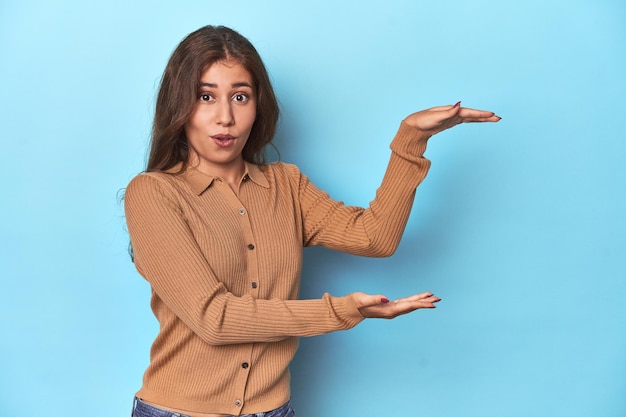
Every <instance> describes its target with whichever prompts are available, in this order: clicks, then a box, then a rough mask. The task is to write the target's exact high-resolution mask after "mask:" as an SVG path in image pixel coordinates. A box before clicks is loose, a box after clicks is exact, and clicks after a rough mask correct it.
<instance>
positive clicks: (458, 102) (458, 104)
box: [453, 101, 461, 108]
mask: <svg viewBox="0 0 626 417" xmlns="http://www.w3.org/2000/svg"><path fill="white" fill-rule="evenodd" d="M460 105H461V102H460V101H457V102H456V104H455V105H454V107H453V108H455V107H459V106H460Z"/></svg>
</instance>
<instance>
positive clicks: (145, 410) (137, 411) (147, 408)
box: [131, 397, 296, 417]
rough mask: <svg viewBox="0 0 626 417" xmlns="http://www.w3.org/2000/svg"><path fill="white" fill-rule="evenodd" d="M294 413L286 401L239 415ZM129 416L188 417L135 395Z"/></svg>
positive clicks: (260, 416) (270, 416) (287, 415)
mask: <svg viewBox="0 0 626 417" xmlns="http://www.w3.org/2000/svg"><path fill="white" fill-rule="evenodd" d="M295 415H296V413H295V411H294V410H293V408H291V404H290V402H289V401H287V402H286V403H285V404H283V405H282V406H280V407H278V408H277V409H275V410H271V411H265V412H261V413H255V414H241V415H240V416H239V417H295ZM131 417H189V416H188V415H186V414H182V413H177V412H174V411H169V410H164V409H162V408H159V407H155V406H153V405H150V404H147V403H145V402H143V401H141V399H139V398H136V397H135V401H134V403H133V412H132V414H131Z"/></svg>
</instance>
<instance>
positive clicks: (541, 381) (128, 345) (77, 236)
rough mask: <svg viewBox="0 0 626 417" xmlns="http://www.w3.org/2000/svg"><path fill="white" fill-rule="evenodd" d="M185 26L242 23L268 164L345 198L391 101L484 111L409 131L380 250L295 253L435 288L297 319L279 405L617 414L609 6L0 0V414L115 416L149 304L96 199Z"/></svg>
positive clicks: (375, 164) (138, 371)
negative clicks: (417, 152) (332, 319)
mask: <svg viewBox="0 0 626 417" xmlns="http://www.w3.org/2000/svg"><path fill="white" fill-rule="evenodd" d="M204 24H225V25H229V26H232V27H234V28H235V29H237V30H239V31H240V32H241V33H243V34H244V35H246V36H247V37H249V38H250V39H251V40H252V41H253V43H254V44H255V45H256V46H257V48H258V49H259V51H260V53H261V55H262V56H263V58H264V59H265V61H266V64H267V66H268V67H269V70H270V72H271V76H272V79H273V81H274V84H275V88H276V91H277V93H278V95H279V98H280V101H281V104H282V108H283V117H282V123H281V126H280V131H279V133H278V137H277V143H278V145H279V147H280V149H281V154H282V159H283V160H285V161H288V162H293V163H297V164H298V165H299V166H300V167H301V168H302V170H304V171H305V172H306V173H307V174H308V175H309V176H310V177H311V178H312V179H313V180H314V181H315V182H316V183H317V184H318V185H319V186H320V187H322V188H324V189H326V190H327V191H329V192H330V194H331V195H332V196H333V197H335V198H337V199H341V200H344V201H346V202H347V203H350V204H360V205H363V204H367V203H368V202H369V200H371V199H372V198H373V196H374V191H375V189H376V187H377V185H378V183H379V181H380V179H381V178H382V174H383V172H384V169H385V164H386V161H387V158H388V155H389V150H388V143H389V141H390V140H391V138H392V137H393V134H394V132H395V129H396V128H397V126H398V124H399V122H400V120H401V119H402V118H403V117H405V116H406V115H407V114H409V113H411V112H413V111H417V110H420V109H422V108H426V107H430V106H434V105H439V104H449V103H454V102H456V101H457V100H463V104H464V105H467V106H475V107H479V108H487V109H492V110H495V111H497V112H498V113H499V114H500V115H501V116H503V120H502V122H500V123H499V124H497V125H488V126H487V125H471V126H461V127H458V128H456V129H455V130H453V131H449V132H445V133H443V134H441V135H440V136H437V137H435V138H433V139H432V140H431V142H430V145H429V150H428V152H427V156H428V157H429V158H430V159H431V160H432V161H433V166H432V170H431V172H430V174H429V176H428V178H427V179H426V181H425V182H424V184H423V185H422V186H421V187H420V189H419V190H418V193H417V198H416V202H415V206H414V211H413V214H412V216H411V219H410V222H409V225H408V227H407V230H406V233H405V237H404V240H403V242H402V244H401V246H400V248H399V250H398V252H397V253H396V255H395V256H394V257H392V258H389V259H382V260H381V259H378V260H372V259H363V258H358V257H353V256H348V255H342V254H336V253H330V252H328V251H326V250H324V249H318V248H314V249H310V250H307V251H306V252H305V253H306V260H305V262H306V265H305V267H306V272H305V274H304V277H303V279H304V282H303V297H319V296H320V295H321V294H322V293H323V292H325V291H329V292H331V293H333V294H336V295H342V294H345V293H348V292H351V291H371V292H381V293H385V294H387V295H389V296H390V297H399V296H402V295H405V294H409V293H413V292H420V291H423V290H430V291H433V292H435V293H436V294H438V295H439V296H441V297H442V298H443V301H442V302H441V303H440V305H439V308H438V309H437V310H434V311H420V312H417V313H416V314H414V315H411V316H407V317H402V318H399V319H397V320H394V321H391V322H389V321H368V322H365V323H363V324H361V325H360V326H358V327H357V328H355V329H353V330H351V331H349V332H343V333H335V334H331V335H327V336H322V337H318V338H310V339H303V340H302V342H301V349H300V352H299V354H298V356H297V359H296V360H295V362H294V363H293V366H292V371H293V377H294V378H293V379H294V380H293V397H294V403H295V405H296V407H297V412H298V416H299V417H316V416H325V417H339V416H377V415H407V416H421V415H428V416H429V417H440V416H441V417H450V416H465V417H478V416H480V417H490V416H493V417H496V416H498V417H500V416H508V417H515V416H520V417H522V416H523V417H527V416H537V417H540V416H546V417H555V416H557V417H558V416H567V417H623V416H626V399H625V398H626V396H624V392H626V304H625V302H624V300H625V299H626V253H625V250H626V216H625V215H624V213H626V195H625V188H626V187H625V181H626V164H625V163H624V158H625V156H626V137H625V135H624V133H623V122H624V97H626V75H625V74H626V46H625V45H626V3H624V2H623V1H622V0H613V1H610V0H598V1H594V0H587V1H581V0H569V1H563V0H561V1H553V2H545V1H539V0H525V1H512V2H503V1H488V0H476V1H430V2H423V1H415V0H412V1H408V0H407V1H397V0H387V1H384V2H383V1H380V2H374V1H370V2H363V1H343V2H342V1H328V0H317V1H315V2H294V1H264V2H245V1H241V0H236V1H222V2H215V1H207V0H205V1H177V2H159V1H145V0H144V1H134V2H127V1H121V0H113V1H106V2H105V1H100V2H85V1H80V2H79V1H69V0H57V1H54V2H48V1H41V0H40V1H36V0H32V1H6V0H5V1H3V2H2V3H0V80H1V82H0V121H1V126H2V127H1V129H0V132H1V133H0V135H1V136H0V140H1V144H2V147H1V149H2V164H1V165H0V181H1V187H2V189H1V191H0V192H1V194H2V200H1V201H2V203H1V210H2V211H1V216H0V233H1V236H2V239H1V243H0V245H1V248H0V249H1V250H0V276H1V278H2V291H0V415H2V416H43V415H46V416H63V417H65V416H83V415H89V416H91V417H100V416H102V417H110V416H120V415H122V416H123V415H129V413H130V407H131V400H132V396H133V393H134V392H135V391H136V390H137V389H138V388H139V385H140V383H141V376H142V372H143V369H144V368H145V366H146V364H147V361H148V350H149V346H150V343H151V340H152V338H153V337H154V336H155V334H156V331H157V324H156V322H155V320H154V318H153V317H152V315H151V313H150V310H149V305H148V303H149V286H148V285H147V283H146V282H144V281H143V280H142V279H141V278H140V277H139V276H138V274H137V273H136V272H135V271H134V269H133V265H132V264H131V263H130V261H129V259H128V256H127V254H126V245H127V242H128V236H127V234H126V232H125V228H124V219H123V212H122V206H121V204H120V203H119V201H118V199H117V196H118V191H119V190H120V189H122V188H123V187H124V186H125V185H126V184H127V182H128V181H129V180H130V179H131V178H132V177H133V176H134V175H135V174H136V173H138V172H139V171H140V170H141V169H142V167H143V164H144V160H145V149H146V145H147V141H148V136H149V130H150V122H151V113H152V110H153V104H154V97H155V93H156V89H157V86H158V81H159V78H160V74H161V72H162V70H163V68H164V66H165V63H166V61H167V59H168V57H169V54H170V53H171V51H172V50H173V48H174V47H175V46H176V44H177V43H178V42H179V41H180V40H181V39H182V37H184V36H185V35H186V34H187V33H189V32H191V31H193V30H195V29H196V28H198V27H200V26H202V25H204Z"/></svg>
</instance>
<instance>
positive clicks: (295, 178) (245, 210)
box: [125, 123, 430, 415]
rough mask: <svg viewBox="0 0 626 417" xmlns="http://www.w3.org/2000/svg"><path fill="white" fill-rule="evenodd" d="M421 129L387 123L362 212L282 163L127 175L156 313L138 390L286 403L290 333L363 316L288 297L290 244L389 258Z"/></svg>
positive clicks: (138, 255) (254, 403) (240, 405)
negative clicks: (389, 129)
mask: <svg viewBox="0 0 626 417" xmlns="http://www.w3.org/2000/svg"><path fill="white" fill-rule="evenodd" d="M427 139H428V136H426V135H425V134H423V133H422V132H419V131H417V130H416V129H414V128H412V127H410V126H408V125H407V124H405V123H402V124H401V125H400V129H399V131H398V133H397V134H396V137H395V138H394V140H393V142H392V143H391V150H392V153H391V158H390V161H389V165H388V168H387V171H386V172H385V176H384V178H383V181H382V184H381V186H380V187H379V189H378V190H377V192H376V198H375V199H374V200H373V201H372V202H371V203H370V206H369V208H367V209H364V208H360V207H353V206H346V205H344V204H343V203H341V202H338V201H335V200H333V199H331V198H330V197H329V196H328V195H327V194H326V193H325V192H323V191H321V190H319V189H318V188H316V187H315V186H314V185H313V184H312V183H311V182H310V181H309V180H308V178H307V177H306V176H305V175H304V174H302V173H301V172H300V171H299V170H298V168H297V167H296V166H294V165H289V164H285V163H272V164H266V165H261V166H257V165H253V164H248V163H246V172H245V175H244V176H243V178H242V181H241V182H240V184H239V190H238V193H235V192H233V190H232V189H231V188H230V187H229V185H228V184H226V183H225V182H224V181H222V180H221V179H220V178H218V177H211V176H207V175H205V174H203V173H201V172H199V171H197V170H195V169H194V168H192V167H188V168H187V169H185V170H184V171H183V172H182V173H180V174H175V173H173V172H175V171H176V170H177V169H174V170H172V172H170V173H167V172H149V173H143V174H140V175H138V176H137V177H135V178H134V179H133V180H132V181H131V182H130V184H129V185H128V187H127V189H126V195H125V210H126V221H127V225H128V231H129V234H130V238H131V243H132V247H133V251H134V261H135V266H136V268H137V270H138V271H139V273H140V274H141V275H142V276H143V277H144V278H145V279H146V280H147V281H148V282H149V283H150V286H151V288H152V300H151V307H152V310H153V312H154V315H155V316H156V318H157V320H158V321H159V324H160V330H159V333H158V335H157V337H156V339H155V341H154V343H153V345H152V349H151V352H150V364H149V366H148V368H147V370H146V372H145V374H144V378H143V385H142V387H141V389H140V390H139V392H138V393H137V396H138V397H139V398H142V399H144V400H146V401H148V402H152V403H155V404H159V405H161V406H165V407H171V408H175V409H182V410H189V411H194V412H204V413H224V414H232V415H239V414H246V413H255V412H261V411H267V410H271V409H274V408H277V407H279V406H281V405H282V404H284V403H285V402H287V401H288V400H289V395H290V394H289V371H288V365H289V362H290V361H291V359H292V358H293V355H294V354H295V352H296V347H297V338H298V337H299V336H313V335H319V334H323V333H328V332H332V331H336V330H344V329H349V328H352V327H354V326H356V325H357V324H358V323H359V322H361V321H362V320H363V316H362V315H361V314H360V313H359V310H358V309H357V308H356V305H355V302H354V300H353V297H352V296H351V295H348V296H343V297H334V296H331V295H329V294H324V296H323V297H322V298H321V299H316V300H297V296H298V290H299V284H300V275H301V269H302V249H303V247H305V246H312V245H323V246H325V247H328V248H330V249H334V250H339V251H343V252H348V253H352V254H356V255H363V256H389V255H391V254H392V253H393V252H394V251H395V250H396V248H397V246H398V244H399V242H400V238H401V236H402V233H403V231H404V228H405V225H406V222H407V219H408V216H409V212H410V210H411V206H412V203H413V198H414V195H415V189H416V187H417V186H418V185H419V183H420V182H421V181H422V180H423V179H424V177H425V176H426V173H427V171H428V168H429V166H430V162H429V161H428V160H427V159H425V158H424V157H423V156H422V155H423V152H424V151H425V149H426V143H427ZM175 168H176V167H175Z"/></svg>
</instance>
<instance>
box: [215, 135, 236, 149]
mask: <svg viewBox="0 0 626 417" xmlns="http://www.w3.org/2000/svg"><path fill="white" fill-rule="evenodd" d="M211 137H212V138H213V140H214V141H215V143H217V144H218V145H219V146H224V147H225V146H230V145H232V144H233V142H235V137H234V136H231V135H215V136H211Z"/></svg>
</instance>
